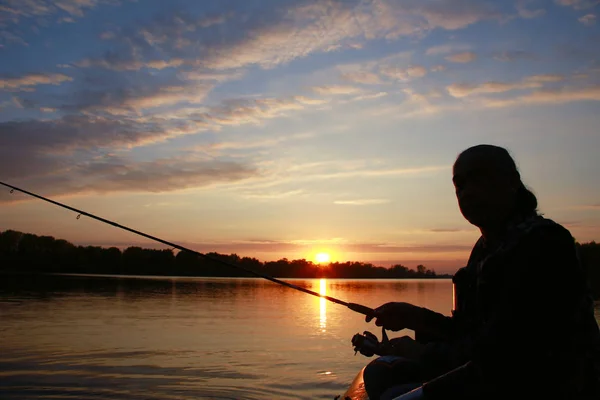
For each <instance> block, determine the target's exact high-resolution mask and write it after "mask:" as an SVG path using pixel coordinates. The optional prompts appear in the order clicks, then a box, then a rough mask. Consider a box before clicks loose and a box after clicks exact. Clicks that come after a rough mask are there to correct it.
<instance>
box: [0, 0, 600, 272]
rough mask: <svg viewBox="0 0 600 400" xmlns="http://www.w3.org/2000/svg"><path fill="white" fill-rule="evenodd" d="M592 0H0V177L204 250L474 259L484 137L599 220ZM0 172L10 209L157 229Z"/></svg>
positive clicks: (597, 69)
mask: <svg viewBox="0 0 600 400" xmlns="http://www.w3.org/2000/svg"><path fill="white" fill-rule="evenodd" d="M599 16H600V1H596V0H546V1H542V0H510V1H497V0H496V1H482V0H406V1H400V0H398V1H394V0H361V1H358V0H345V1H341V0H340V1H336V0H330V1H317V0H261V1H258V0H220V1H202V2H200V1H192V0H190V1H183V0H171V1H168V2H167V1H162V0H137V1H135V0H118V1H117V0H57V1H46V0H0V60H1V62H0V181H3V182H6V183H9V184H11V185H14V186H17V187H21V188H23V189H26V190H30V191H33V192H36V193H38V194H40V195H43V196H48V197H51V198H53V199H56V200H58V201H62V202H65V203H67V204H69V205H71V206H74V207H78V208H81V209H83V210H85V211H87V212H91V213H96V214H98V215H99V216H102V217H104V218H108V219H112V220H115V221H117V222H119V223H121V224H124V225H128V226H130V227H132V228H134V229H138V230H141V231H144V232H147V233H149V234H152V235H156V236H159V237H161V238H163V239H166V240H169V241H173V242H177V243H179V244H181V245H184V246H189V247H191V248H193V249H195V250H199V251H217V252H220V253H227V254H229V253H236V254H238V255H240V256H250V257H256V258H258V259H260V260H262V261H268V260H277V259H280V258H283V257H285V258H288V259H299V258H306V259H308V260H313V259H314V256H315V254H316V253H319V252H327V253H329V254H331V257H332V259H333V260H334V261H346V260H353V261H365V262H374V263H375V264H377V265H382V266H387V265H392V264H395V263H402V264H403V265H406V266H409V267H414V266H416V265H417V264H424V265H425V266H426V267H429V268H433V269H435V270H436V271H437V272H454V271H455V270H456V269H457V268H459V267H462V266H463V265H465V263H466V260H467V257H468V255H469V252H470V250H471V248H472V246H473V244H474V242H475V241H476V240H477V238H478V237H479V231H478V230H477V229H476V228H474V227H473V226H471V225H469V224H468V222H466V221H465V220H464V219H463V217H462V216H461V214H460V211H459V209H458V206H457V203H456V198H455V195H454V188H453V186H452V164H453V162H454V160H455V159H456V156H457V155H458V154H459V153H460V151H462V150H464V149H466V148H468V147H469V146H472V145H476V144H480V143H490V144H496V145H500V146H504V147H506V148H507V149H508V150H509V151H510V152H511V154H512V155H513V156H514V158H515V160H516V162H517V164H518V166H519V169H520V172H521V176H522V178H523V181H524V182H525V184H526V185H527V186H528V187H529V188H531V189H532V191H533V192H534V193H535V194H536V195H537V197H538V200H539V209H540V211H541V212H542V213H543V214H544V215H545V216H546V217H547V218H550V219H553V220H555V221H556V222H559V223H561V224H563V225H564V226H565V227H567V228H568V229H569V230H570V231H571V233H572V234H573V236H574V237H575V238H576V239H577V240H578V241H580V242H587V241H591V240H600V157H598V149H600V131H599V126H600V29H599V26H600V22H599V21H598V17H599ZM75 217H76V215H75V214H73V213H72V212H69V211H66V210H63V209H60V208H58V207H56V206H53V205H50V204H47V203H44V202H41V201H39V200H35V199H34V200H32V199H31V198H28V197H27V196H26V195H23V194H19V193H12V194H11V193H9V191H8V190H0V230H7V229H15V230H20V231H23V232H30V233H35V234H39V235H50V236H54V237H56V238H64V239H67V240H69V241H71V242H73V243H76V244H82V245H101V246H113V245H114V246H119V247H127V246H132V245H141V246H143V247H154V246H155V244H153V243H151V242H149V241H148V240H146V239H144V238H142V237H139V236H135V235H133V234H131V233H128V232H124V231H120V230H118V229H116V228H114V227H111V226H108V225H105V224H102V223H100V222H97V221H93V220H90V219H86V218H81V219H76V218H75Z"/></svg>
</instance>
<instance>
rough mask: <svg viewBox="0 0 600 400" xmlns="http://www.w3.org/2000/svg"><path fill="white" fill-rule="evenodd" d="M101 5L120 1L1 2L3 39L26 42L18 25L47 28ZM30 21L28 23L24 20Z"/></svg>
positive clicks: (19, 0)
mask: <svg viewBox="0 0 600 400" xmlns="http://www.w3.org/2000/svg"><path fill="white" fill-rule="evenodd" d="M100 4H118V1H115V0H60V1H52V0H26V1H25V0H3V1H2V4H0V42H4V43H5V44H10V43H18V44H21V45H27V43H26V42H25V41H24V40H23V39H21V38H20V37H19V28H21V27H23V26H26V25H27V26H29V27H35V28H40V27H45V26H48V25H49V24H50V23H51V22H58V23H62V22H73V21H74V20H75V18H81V17H83V16H84V15H85V13H86V12H87V11H89V10H92V9H93V8H95V7H97V6H98V5H100ZM24 20H27V22H24Z"/></svg>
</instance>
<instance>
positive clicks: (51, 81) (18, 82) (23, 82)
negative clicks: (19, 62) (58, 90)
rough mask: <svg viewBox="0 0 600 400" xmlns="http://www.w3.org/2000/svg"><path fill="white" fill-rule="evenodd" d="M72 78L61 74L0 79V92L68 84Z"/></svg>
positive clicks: (41, 74) (28, 75)
mask: <svg viewBox="0 0 600 400" xmlns="http://www.w3.org/2000/svg"><path fill="white" fill-rule="evenodd" d="M72 80H73V78H71V77H69V76H66V75H63V74H44V73H40V74H27V75H22V76H19V77H4V78H0V90H4V91H15V90H19V89H22V88H26V89H30V87H31V86H38V85H60V84H61V83H64V82H70V81H72Z"/></svg>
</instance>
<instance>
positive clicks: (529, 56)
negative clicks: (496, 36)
mask: <svg viewBox="0 0 600 400" xmlns="http://www.w3.org/2000/svg"><path fill="white" fill-rule="evenodd" d="M494 59H496V60H499V61H504V62H510V61H517V60H534V59H535V55H534V54H533V53H531V52H528V51H523V50H508V51H504V52H502V53H496V54H495V55H494Z"/></svg>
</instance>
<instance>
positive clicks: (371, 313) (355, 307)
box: [347, 303, 375, 317]
mask: <svg viewBox="0 0 600 400" xmlns="http://www.w3.org/2000/svg"><path fill="white" fill-rule="evenodd" d="M347 307H348V308H349V309H351V310H352V311H356V312H357V313H360V314H363V315H366V316H367V317H375V310H374V309H372V308H370V307H367V306H363V305H362V304H356V303H348V305H347Z"/></svg>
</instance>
